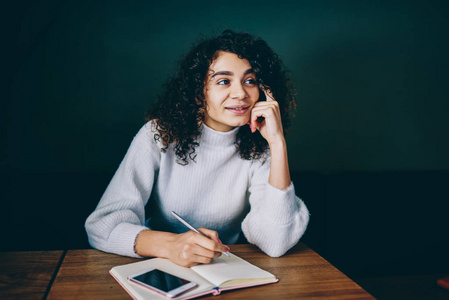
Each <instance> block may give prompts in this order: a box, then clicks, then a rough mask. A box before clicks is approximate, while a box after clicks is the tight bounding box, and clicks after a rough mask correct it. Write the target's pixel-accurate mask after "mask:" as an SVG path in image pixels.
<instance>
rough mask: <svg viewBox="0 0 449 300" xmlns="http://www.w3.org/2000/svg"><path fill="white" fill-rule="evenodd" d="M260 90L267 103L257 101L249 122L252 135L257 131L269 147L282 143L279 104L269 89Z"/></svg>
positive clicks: (282, 135) (282, 132)
mask: <svg viewBox="0 0 449 300" xmlns="http://www.w3.org/2000/svg"><path fill="white" fill-rule="evenodd" d="M262 90H263V91H264V93H265V96H266V98H267V101H259V102H256V104H255V105H254V107H253V109H252V111H251V118H250V120H249V125H250V127H251V132H253V133H254V132H255V131H256V130H259V131H260V134H261V135H262V136H263V137H264V139H266V140H267V142H268V144H269V145H273V144H276V143H279V142H284V131H283V128H282V121H281V112H280V110H279V104H278V102H277V101H276V100H275V99H274V97H273V94H272V93H271V90H270V88H269V87H263V88H262Z"/></svg>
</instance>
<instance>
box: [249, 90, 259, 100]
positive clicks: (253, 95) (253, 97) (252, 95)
mask: <svg viewBox="0 0 449 300" xmlns="http://www.w3.org/2000/svg"><path fill="white" fill-rule="evenodd" d="M249 95H250V98H251V101H252V102H254V103H256V102H257V100H259V95H260V94H259V89H258V88H257V89H254V90H252V91H251V92H250V93H249Z"/></svg>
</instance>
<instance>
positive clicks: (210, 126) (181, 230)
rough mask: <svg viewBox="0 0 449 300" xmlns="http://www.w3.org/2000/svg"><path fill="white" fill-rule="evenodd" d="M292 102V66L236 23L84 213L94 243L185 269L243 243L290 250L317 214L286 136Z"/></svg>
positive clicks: (212, 44)
mask: <svg viewBox="0 0 449 300" xmlns="http://www.w3.org/2000/svg"><path fill="white" fill-rule="evenodd" d="M294 103H295V102H294V97H293V89H292V87H291V84H290V80H289V79H288V76H287V75H286V71H285V69H284V67H283V64H282V62H281V61H280V59H279V58H278V56H277V55H276V54H275V53H274V52H273V51H272V50H271V48H269V47H268V45H267V44H266V43H265V42H264V41H263V40H261V39H258V38H256V37H253V36H251V35H249V34H247V33H236V32H233V31H230V30H227V31H225V32H223V33H222V34H221V35H219V36H217V37H213V38H209V39H206V40H203V41H201V42H199V43H198V44H197V45H195V46H194V47H193V48H192V49H191V51H190V52H189V53H188V54H187V55H186V56H185V57H184V58H183V60H182V61H181V64H180V68H179V70H178V72H177V73H176V74H175V76H174V77H172V78H171V79H169V80H168V82H167V85H166V86H165V90H164V92H163V94H162V95H161V96H160V97H159V99H158V101H157V102H156V103H155V104H154V105H153V107H152V109H150V111H149V113H148V122H147V123H146V124H145V125H144V126H143V127H142V128H141V129H140V131H139V132H138V133H137V135H136V136H135V138H134V140H133V141H132V143H131V145H130V147H129V149H128V152H127V153H126V155H125V158H124V159H123V161H122V163H121V164H120V167H119V168H118V170H117V172H116V173H115V175H114V177H113V178H112V181H111V182H110V184H109V186H108V188H107V189H106V191H105V193H104V195H103V197H102V198H101V200H100V203H99V204H98V206H97V208H96V209H95V211H94V212H93V213H92V214H91V215H90V216H89V218H88V219H87V220H86V230H87V234H88V237H89V242H90V244H91V245H92V246H93V247H94V248H97V249H100V250H103V251H106V252H111V253H116V254H120V255H126V256H133V257H164V258H168V259H170V260H172V261H173V262H175V263H177V264H179V265H182V266H193V265H196V264H200V263H209V262H210V261H211V260H212V259H213V258H214V257H218V256H220V255H221V254H222V252H227V251H229V250H230V248H229V247H228V246H226V245H230V244H234V243H237V242H241V241H242V240H247V241H248V242H250V243H252V244H255V245H257V246H258V247H259V248H260V249H262V250H263V251H264V252H265V253H266V254H268V255H270V256H275V257H276V256H281V255H283V254H284V253H285V252H286V251H287V250H288V249H290V248H291V247H292V246H294V245H295V244H296V243H297V242H298V241H299V239H300V237H301V236H302V235H303V233H304V231H305V229H306V227H307V224H308V221H309V213H308V210H307V208H306V206H305V205H304V203H303V202H302V201H301V200H300V199H299V198H298V197H297V196H296V195H295V190H294V187H293V184H292V182H291V179H290V173H289V168H288V160H287V145H286V142H285V138H284V130H285V129H286V128H287V127H288V126H289V112H290V111H291V109H292V108H293V107H294ZM171 211H175V212H176V213H178V214H179V215H181V216H182V217H183V218H184V219H186V220H187V221H188V222H189V223H191V224H192V225H193V226H194V227H199V228H200V229H199V230H200V231H201V232H202V233H203V234H205V235H206V236H203V235H201V234H198V233H195V232H193V231H188V229H187V228H186V227H185V226H184V225H183V224H181V223H180V222H179V221H178V220H177V219H175V218H174V217H173V216H172V215H171Z"/></svg>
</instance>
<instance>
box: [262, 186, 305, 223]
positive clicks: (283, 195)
mask: <svg viewBox="0 0 449 300" xmlns="http://www.w3.org/2000/svg"><path fill="white" fill-rule="evenodd" d="M265 193H266V196H265V197H264V199H265V200H266V201H270V202H272V201H275V203H274V204H275V205H273V203H271V204H270V205H265V204H262V207H261V208H260V211H261V213H262V215H263V216H264V219H265V220H267V221H269V222H271V223H274V224H288V223H290V222H292V221H293V220H292V218H293V217H294V216H295V214H292V212H293V211H297V210H298V205H299V203H298V198H297V197H296V195H295V188H294V186H293V183H291V184H290V185H289V186H288V187H287V188H286V189H285V190H280V189H278V188H275V187H273V186H271V185H270V184H267V187H266V189H265Z"/></svg>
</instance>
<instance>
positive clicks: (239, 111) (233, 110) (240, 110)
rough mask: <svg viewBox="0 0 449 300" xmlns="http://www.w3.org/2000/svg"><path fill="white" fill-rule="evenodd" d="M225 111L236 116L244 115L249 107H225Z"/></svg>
mask: <svg viewBox="0 0 449 300" xmlns="http://www.w3.org/2000/svg"><path fill="white" fill-rule="evenodd" d="M225 108H226V110H227V111H229V112H231V113H233V114H236V115H244V114H245V113H246V112H247V111H248V109H249V106H246V105H235V106H227V107H225Z"/></svg>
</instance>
